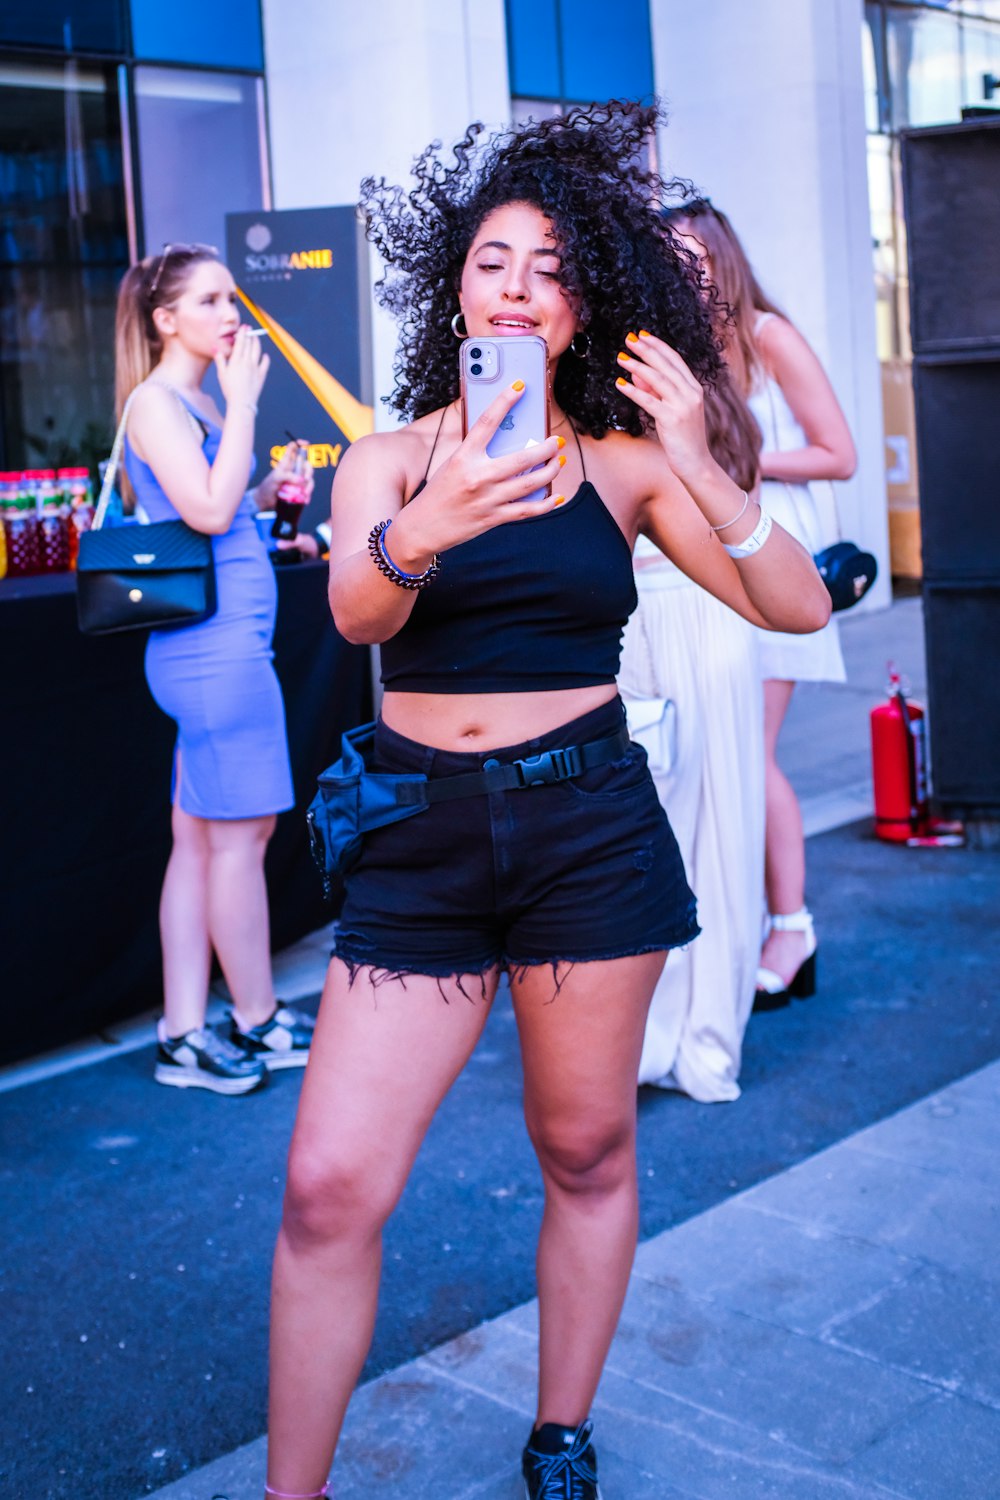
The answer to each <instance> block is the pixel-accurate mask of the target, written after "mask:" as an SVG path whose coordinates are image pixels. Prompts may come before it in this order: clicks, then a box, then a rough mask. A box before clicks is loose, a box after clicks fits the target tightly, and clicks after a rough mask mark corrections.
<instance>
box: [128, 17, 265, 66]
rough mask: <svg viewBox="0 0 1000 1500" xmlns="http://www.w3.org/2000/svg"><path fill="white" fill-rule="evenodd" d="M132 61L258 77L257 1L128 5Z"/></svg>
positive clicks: (260, 55) (261, 57) (261, 50)
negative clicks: (245, 72) (191, 65)
mask: <svg viewBox="0 0 1000 1500" xmlns="http://www.w3.org/2000/svg"><path fill="white" fill-rule="evenodd" d="M132 39H133V46H134V48H135V55H136V57H142V58H148V59H149V60H150V61H155V62H177V63H194V64H196V65H200V66H202V67H210V68H220V67H221V68H246V69H248V70H250V71H253V72H261V71H263V67H264V42H263V38H262V36H261V26H260V4H259V0H211V4H207V5H206V4H205V0H132Z"/></svg>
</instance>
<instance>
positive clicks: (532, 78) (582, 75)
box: [507, 0, 653, 118]
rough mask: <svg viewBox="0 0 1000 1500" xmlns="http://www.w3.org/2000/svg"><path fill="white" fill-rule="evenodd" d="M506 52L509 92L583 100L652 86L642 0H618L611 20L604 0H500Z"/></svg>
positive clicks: (645, 93) (629, 94)
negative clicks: (504, 13)
mask: <svg viewBox="0 0 1000 1500" xmlns="http://www.w3.org/2000/svg"><path fill="white" fill-rule="evenodd" d="M507 52H508V57H509V59H510V92H511V96H512V97H513V98H514V99H534V100H542V99H549V100H558V101H559V102H560V103H562V104H567V103H579V104H589V103H591V102H592V101H593V100H602V99H616V98H618V99H621V98H624V99H647V98H649V97H651V96H652V93H653V43H652V36H651V34H650V27H649V0H617V4H616V5H615V8H614V21H613V24H611V25H609V24H608V7H607V4H606V0H507ZM521 117H523V116H519V118H521ZM535 118H538V115H537V112H536V114H535Z"/></svg>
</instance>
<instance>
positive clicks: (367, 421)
mask: <svg viewBox="0 0 1000 1500" xmlns="http://www.w3.org/2000/svg"><path fill="white" fill-rule="evenodd" d="M236 290H237V293H238V294H239V298H240V301H241V302H242V303H243V305H244V307H245V308H246V309H247V310H248V311H249V312H250V313H251V314H252V315H253V317H255V318H256V319H257V322H258V323H259V324H260V326H261V327H262V328H266V329H267V331H268V333H269V334H270V335H271V339H272V341H273V343H274V346H275V348H276V349H277V350H278V351H279V353H281V354H283V355H284V356H285V358H286V359H287V361H288V363H289V364H290V365H291V367H292V369H293V370H294V371H295V373H296V375H297V376H298V377H299V379H300V380H301V381H302V382H303V383H304V384H305V385H307V386H308V387H309V389H310V390H311V391H312V393H313V395H314V396H315V397H316V400H317V401H318V402H319V404H320V406H322V408H323V410H324V411H325V412H327V413H328V414H329V415H330V416H331V417H332V418H333V420H334V421H335V422H336V424H337V426H338V427H339V428H340V430H341V432H342V433H343V434H344V436H345V437H346V438H347V440H348V442H351V443H353V442H354V441H355V440H356V439H357V438H359V437H364V436H365V435H366V434H367V433H369V432H374V430H375V413H374V411H373V410H372V408H371V407H370V406H365V405H364V403H363V402H361V401H358V400H357V399H356V398H355V397H354V396H352V395H351V393H350V391H349V390H347V389H346V388H345V387H344V386H342V385H341V383H340V381H339V380H335V379H334V378H333V376H332V375H331V374H330V372H329V370H326V369H324V368H323V366H322V365H321V364H320V362H319V360H318V359H315V358H314V357H313V355H311V354H310V353H309V350H308V349H304V348H303V347H302V345H301V344H300V343H299V342H298V340H297V339H293V338H292V335H291V334H290V333H289V332H288V330H287V328H282V326H281V324H280V323H277V322H275V320H274V318H272V317H271V315H270V313H266V312H265V311H264V309H263V308H262V307H258V306H257V304H256V302H252V301H251V300H250V298H249V297H248V296H247V294H246V292H244V291H242V290H241V289H240V288H239V287H237V288H236Z"/></svg>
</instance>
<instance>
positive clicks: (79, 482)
mask: <svg viewBox="0 0 1000 1500" xmlns="http://www.w3.org/2000/svg"><path fill="white" fill-rule="evenodd" d="M57 477H58V480H59V483H60V484H61V485H62V490H63V495H64V496H65V500H66V504H67V507H68V510H69V565H70V567H71V568H75V567H76V559H77V557H78V556H79V552H80V537H81V536H82V534H83V532H85V531H89V530H90V528H91V526H92V525H93V524H94V491H93V488H92V486H91V483H90V470H89V469H83V468H80V469H60V470H59V473H58V476H57Z"/></svg>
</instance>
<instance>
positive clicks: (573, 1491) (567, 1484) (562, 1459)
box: [521, 1417, 601, 1500]
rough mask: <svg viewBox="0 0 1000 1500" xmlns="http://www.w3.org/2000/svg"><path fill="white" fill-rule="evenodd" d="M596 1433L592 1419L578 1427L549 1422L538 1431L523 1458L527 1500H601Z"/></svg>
mask: <svg viewBox="0 0 1000 1500" xmlns="http://www.w3.org/2000/svg"><path fill="white" fill-rule="evenodd" d="M593 1430H594V1424H593V1422H592V1421H591V1420H590V1419H589V1417H588V1419H587V1421H586V1422H581V1423H580V1426H579V1427H560V1426H559V1424H558V1423H557V1422H546V1423H544V1425H543V1426H541V1427H536V1428H535V1431H534V1432H533V1433H532V1434H531V1437H530V1438H529V1439H528V1446H527V1447H526V1448H525V1450H524V1452H523V1454H522V1455H521V1473H522V1474H523V1475H524V1493H525V1496H526V1497H527V1500H601V1491H600V1486H599V1485H598V1483H597V1454H596V1453H595V1452H594V1447H593V1444H592V1443H591V1441H590V1435H591V1433H592V1432H593Z"/></svg>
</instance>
